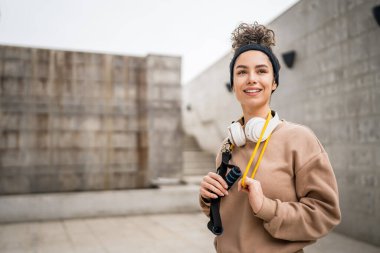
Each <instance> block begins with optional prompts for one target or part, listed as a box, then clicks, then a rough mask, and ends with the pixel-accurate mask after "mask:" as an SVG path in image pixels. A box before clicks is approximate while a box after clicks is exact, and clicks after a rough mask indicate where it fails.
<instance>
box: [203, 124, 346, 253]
mask: <svg viewBox="0 0 380 253" xmlns="http://www.w3.org/2000/svg"><path fill="white" fill-rule="evenodd" d="M255 144H256V143H253V142H251V141H248V142H247V144H246V145H245V146H244V147H240V148H239V147H235V149H234V150H233V152H232V159H231V161H230V163H231V164H234V165H237V166H238V167H239V168H240V169H241V170H242V173H244V170H245V167H246V165H247V163H248V160H249V158H250V156H251V154H252V151H253V149H254V147H255ZM263 145H264V142H262V143H261V144H260V147H259V150H258V152H257V155H256V156H257V157H256V158H255V160H254V163H253V164H252V168H253V167H254V165H255V162H256V160H257V158H258V154H260V150H261V148H262V146H263ZM220 161H221V153H220V152H219V153H218V155H217V158H216V165H217V167H218V166H219V165H220ZM252 168H251V171H252ZM250 174H251V173H249V174H248V175H250ZM255 179H257V180H259V181H260V183H261V186H262V189H263V192H264V195H265V199H264V203H263V206H262V208H261V209H260V211H259V212H258V213H257V214H254V213H253V210H252V208H251V206H250V204H249V201H248V196H247V193H245V192H238V191H237V183H235V184H234V185H233V186H232V188H231V189H230V190H229V195H228V196H226V197H223V198H222V200H221V203H220V215H221V218H222V223H223V228H224V232H223V234H222V235H220V236H217V237H216V238H215V242H214V243H215V246H216V251H217V252H218V253H235V252H236V253H266V252H268V253H282V252H284V253H285V252H288V253H294V252H303V251H302V248H304V247H305V246H307V245H309V244H311V243H314V242H315V241H316V240H317V239H318V238H320V237H322V236H324V235H326V234H327V233H328V232H329V231H330V230H331V229H332V228H333V227H334V226H336V225H337V224H338V223H339V222H340V218H341V214H340V209H339V200H338V188H337V183H336V179H335V175H334V172H333V169H332V167H331V164H330V161H329V158H328V155H327V153H326V151H325V150H324V148H323V147H322V145H321V143H320V142H319V140H318V139H317V137H316V136H315V135H314V133H313V132H312V131H311V130H310V129H309V128H307V127H305V126H302V125H299V124H295V123H291V122H288V121H285V120H282V123H281V124H279V125H278V126H277V127H276V129H275V130H274V131H273V132H272V137H271V139H270V140H269V142H268V146H267V149H266V151H265V154H264V156H263V158H262V161H261V164H260V167H259V168H258V171H257V173H256V178H255ZM199 200H200V205H201V208H202V210H203V212H204V213H205V214H206V215H207V216H209V212H210V211H209V210H210V207H209V204H208V203H207V202H205V201H203V200H202V198H199ZM210 233H211V232H210Z"/></svg>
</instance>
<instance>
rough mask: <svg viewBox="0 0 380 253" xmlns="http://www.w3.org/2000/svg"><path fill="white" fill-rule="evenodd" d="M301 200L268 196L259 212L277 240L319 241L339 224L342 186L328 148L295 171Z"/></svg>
mask: <svg viewBox="0 0 380 253" xmlns="http://www.w3.org/2000/svg"><path fill="white" fill-rule="evenodd" d="M295 186H296V193H297V197H298V199H299V201H298V202H282V201H280V200H279V199H275V200H272V199H270V198H265V199H264V202H263V205H262V207H261V209H260V211H259V212H258V213H257V214H255V215H256V216H257V217H259V218H261V219H263V220H264V227H265V229H266V230H267V231H268V232H269V233H270V234H271V235H272V236H273V237H274V238H277V239H283V240H290V241H310V240H316V239H318V238H320V237H322V236H324V235H326V234H327V233H328V232H329V231H330V230H331V229H332V228H333V227H334V226H336V225H337V224H339V222H340V219H341V213H340V208H339V197H338V196H339V195H338V187H337V183H336V179H335V175H334V172H333V169H332V167H331V164H330V161H329V158H328V155H327V153H326V152H325V151H321V152H320V153H318V154H316V155H314V156H313V157H312V158H311V159H310V160H309V161H308V162H306V164H304V165H303V166H302V167H301V168H300V169H299V170H297V172H296V174H295Z"/></svg>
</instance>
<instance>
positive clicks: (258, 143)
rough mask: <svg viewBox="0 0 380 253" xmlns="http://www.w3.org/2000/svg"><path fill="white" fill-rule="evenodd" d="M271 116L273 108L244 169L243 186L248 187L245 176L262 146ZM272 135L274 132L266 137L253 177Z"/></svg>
mask: <svg viewBox="0 0 380 253" xmlns="http://www.w3.org/2000/svg"><path fill="white" fill-rule="evenodd" d="M270 118H271V110H269V113H268V116H267V119H266V121H265V124H264V127H263V129H262V130H261V133H260V138H259V140H258V141H257V143H256V146H255V148H254V149H253V152H252V155H251V158H250V159H249V162H248V164H247V167H245V171H244V174H243V179H242V180H241V185H242V186H243V188H245V187H246V185H245V178H246V177H247V174H248V171H249V168H251V165H252V162H253V159H254V158H255V156H256V153H257V150H258V148H259V146H260V143H261V140H262V138H263V136H264V133H265V130H266V129H267V126H268V123H269V120H270ZM271 136H272V133H271V134H270V135H269V136H268V138H267V139H266V141H265V143H264V147H263V149H262V150H261V152H260V155H259V159H258V160H257V163H256V165H255V168H254V169H253V171H252V174H251V178H254V177H255V175H256V171H257V168H258V167H259V165H260V162H261V158H262V157H263V155H264V152H265V149H266V148H267V145H268V141H269V139H270V137H271Z"/></svg>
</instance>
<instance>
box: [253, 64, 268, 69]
mask: <svg viewBox="0 0 380 253" xmlns="http://www.w3.org/2000/svg"><path fill="white" fill-rule="evenodd" d="M262 67H265V68H268V66H267V65H265V64H260V65H256V66H255V68H262Z"/></svg>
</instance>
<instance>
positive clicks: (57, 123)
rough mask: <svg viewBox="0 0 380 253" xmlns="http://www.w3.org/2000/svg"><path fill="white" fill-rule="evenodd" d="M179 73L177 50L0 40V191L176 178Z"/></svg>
mask: <svg viewBox="0 0 380 253" xmlns="http://www.w3.org/2000/svg"><path fill="white" fill-rule="evenodd" d="M180 73H181V58H180V57H169V56H159V55H148V56H147V57H133V56H120V55H106V54H95V53H83V52H68V51H56V50H46V49H36V48H22V47H10V46H0V194H2V195H4V194H20V193H47V192H67V191H88V190H109V189H128V188H144V187H150V185H151V182H152V180H155V179H157V178H159V177H177V178H179V177H180V175H181V173H182V129H181V125H182V124H181V109H180V108H181V107H180V106H181V91H180V89H181V87H180ZM173 140H175V141H173Z"/></svg>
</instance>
